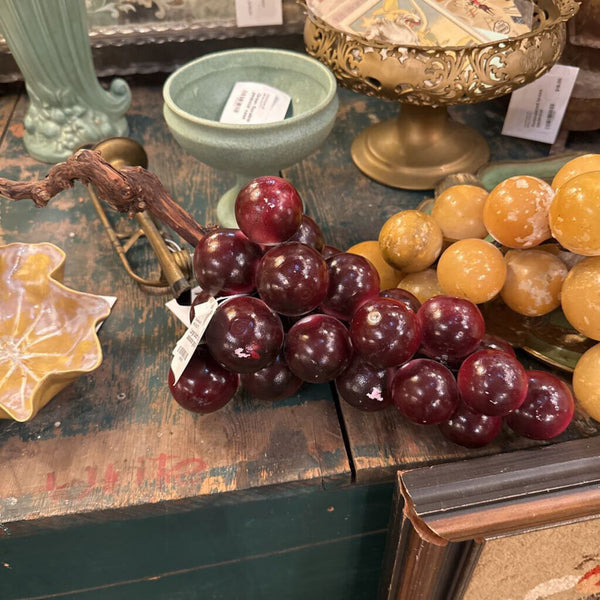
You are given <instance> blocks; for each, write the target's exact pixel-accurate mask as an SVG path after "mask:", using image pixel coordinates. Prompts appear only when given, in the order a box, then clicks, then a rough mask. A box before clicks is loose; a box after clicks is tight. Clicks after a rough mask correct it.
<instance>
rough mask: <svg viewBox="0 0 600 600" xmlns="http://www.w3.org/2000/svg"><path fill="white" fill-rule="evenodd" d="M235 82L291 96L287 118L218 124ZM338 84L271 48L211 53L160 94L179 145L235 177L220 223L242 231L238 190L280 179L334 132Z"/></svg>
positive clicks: (321, 69) (300, 58)
mask: <svg viewBox="0 0 600 600" xmlns="http://www.w3.org/2000/svg"><path fill="white" fill-rule="evenodd" d="M238 81H252V82H257V83H265V84H267V85H270V86H272V87H274V88H277V89H279V90H281V91H283V92H286V93H287V94H289V95H290V96H291V99H292V100H291V106H290V109H289V110H288V114H287V118H285V119H284V120H283V121H278V122H275V123H267V124H261V125H247V124H244V125H231V124H226V123H220V122H219V118H220V116H221V112H222V110H223V107H224V106H225V103H226V101H227V98H228V97H229V94H230V92H231V90H232V88H233V86H234V84H235V83H236V82H238ZM336 91H337V90H336V79H335V77H334V76H333V74H332V73H331V71H329V69H327V67H325V66H324V65H322V64H321V63H320V62H318V61H317V60H315V59H313V58H310V57H309V56H306V55H304V54H300V53H297V52H290V51H287V50H276V49H269V48H248V49H240V50H227V51H224V52H215V53H214V54H207V55H206V56H202V57H201V58H198V59H196V60H194V61H192V62H189V63H187V64H186V65H184V66H182V67H181V68H179V69H178V70H177V71H175V72H174V73H172V74H171V75H170V76H169V78H168V79H167V81H166V82H165V85H164V88H163V98H164V107H163V114H164V117H165V120H166V123H167V126H168V127H169V129H170V131H171V133H172V134H173V137H174V138H175V139H176V140H177V142H178V143H179V145H180V146H181V147H182V148H183V149H184V150H186V151H187V152H189V153H190V154H191V155H192V156H194V157H195V158H197V159H198V160H200V161H202V162H203V163H206V164H207V165H209V166H211V167H214V168H216V169H221V170H224V171H233V172H235V173H236V176H237V177H236V185H235V186H234V187H233V188H232V189H230V190H228V191H227V192H226V193H225V194H224V195H223V196H222V197H221V199H220V200H219V203H218V206H217V219H218V220H219V223H220V224H221V225H222V226H224V227H237V224H236V221H235V216H234V204H235V198H236V196H237V193H238V191H239V189H240V188H241V187H242V186H243V185H244V184H246V183H247V182H248V181H249V180H250V179H253V178H254V177H258V176H260V175H277V174H279V171H280V170H281V169H283V168H285V167H289V166H290V165H293V164H294V163H296V162H298V161H299V160H301V159H302V158H304V157H306V156H308V155H309V154H310V153H312V152H313V151H314V150H316V149H317V148H318V147H319V146H320V145H321V144H322V143H323V141H324V140H325V138H326V137H327V135H328V134H329V132H330V131H331V129H332V127H333V123H334V121H335V117H336V114H337V109H338V99H337V93H336Z"/></svg>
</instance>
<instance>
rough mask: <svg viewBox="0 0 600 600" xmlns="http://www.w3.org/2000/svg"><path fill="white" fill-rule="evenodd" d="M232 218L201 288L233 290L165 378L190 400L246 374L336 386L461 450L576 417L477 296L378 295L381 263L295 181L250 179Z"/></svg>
mask: <svg viewBox="0 0 600 600" xmlns="http://www.w3.org/2000/svg"><path fill="white" fill-rule="evenodd" d="M235 214H236V218H237V221H238V224H239V226H240V229H239V230H231V229H216V230H214V231H212V232H211V233H209V234H207V235H206V236H205V238H203V239H202V240H201V242H200V243H199V244H198V245H197V247H196V248H195V252H194V260H193V264H194V273H195V276H196V279H197V280H198V283H199V284H200V286H201V287H202V288H203V290H204V291H203V296H202V298H205V297H206V295H207V294H211V295H213V296H221V297H223V296H225V297H227V296H231V298H226V299H225V300H224V301H223V302H221V303H220V305H219V307H218V308H217V310H216V313H215V314H214V316H213V317H212V319H211V321H210V323H209V325H208V327H207V329H206V332H205V335H204V340H203V343H202V344H201V345H200V346H199V347H198V350H197V351H196V354H195V355H194V358H193V360H192V361H191V362H190V363H189V365H188V366H187V368H186V369H185V371H184V373H183V375H182V376H181V378H180V379H179V381H178V382H177V383H174V377H173V374H172V373H170V374H169V386H170V389H171V392H172V394H173V396H174V398H175V399H176V400H177V401H178V402H179V403H180V404H181V405H182V406H184V408H187V409H188V410H193V411H196V412H201V413H204V412H211V411H213V410H217V409H219V408H221V407H222V406H224V405H225V404H226V403H227V402H228V401H229V400H230V399H231V398H232V397H233V395H234V394H235V391H236V390H237V388H238V386H239V385H240V384H241V386H242V387H243V388H244V389H245V390H246V392H247V393H248V394H249V395H250V397H252V398H256V399H259V400H270V401H277V400H281V399H284V398H286V397H288V396H290V395H292V394H294V393H296V392H297V391H298V389H299V388H300V386H301V385H302V384H303V382H309V383H324V382H333V383H334V385H335V387H336V389H337V391H338V394H339V396H340V398H342V399H343V400H344V401H345V402H347V403H349V404H351V405H352V406H354V407H356V408H358V409H360V410H363V411H368V412H373V411H378V410H382V409H385V408H387V407H389V406H392V405H393V406H395V407H396V409H398V410H399V411H400V413H401V414H402V415H403V416H404V417H405V418H406V419H408V420H410V421H412V422H414V423H418V424H421V425H437V426H438V427H439V429H440V431H441V432H442V434H443V435H444V436H445V437H446V438H448V439H449V440H451V441H452V442H454V443H457V444H460V445H463V446H466V447H479V446H483V445H485V444H487V443H489V442H490V441H491V440H493V439H494V438H495V437H496V435H497V434H498V433H499V431H500V430H501V428H502V423H503V422H505V423H506V424H507V425H508V426H509V427H510V428H511V429H513V430H514V431H515V432H517V433H518V434H520V435H523V436H526V437H530V438H534V439H550V438H552V437H554V436H556V435H558V434H559V433H561V432H562V431H563V430H564V429H565V428H566V427H567V425H568V424H569V422H570V420H571V418H572V415H573V411H574V401H573V397H572V395H571V392H570V390H569V388H568V387H567V386H566V384H564V382H562V380H560V379H559V378H558V377H556V376H554V375H551V374H550V373H546V372H542V371H529V372H527V371H526V370H525V369H524V368H523V366H522V365H521V363H520V362H519V361H518V360H517V358H516V356H515V352H514V350H513V349H512V348H511V346H510V345H509V344H507V343H506V342H505V341H504V340H502V339H500V338H496V337H494V336H490V335H486V333H485V324H484V320H483V317H482V314H481V312H480V310H479V309H478V307H477V306H476V305H475V304H473V303H472V302H470V301H469V300H464V299H461V298H455V297H450V296H436V297H434V298H431V299H429V300H427V301H426V302H424V303H423V304H422V305H421V304H420V302H419V301H418V300H417V298H415V296H413V295H412V294H410V293H409V292H406V291H404V290H400V289H392V290H384V291H380V289H379V286H380V280H379V275H378V273H377V270H376V269H375V267H374V266H373V265H372V264H371V263H370V262H369V261H368V260H367V259H366V258H363V257H361V256H358V255H354V254H349V253H346V252H342V251H341V250H339V249H337V248H335V247H333V246H328V245H326V244H325V240H324V237H323V234H322V232H321V230H320V228H319V226H318V225H317V223H315V221H314V220H313V219H311V218H310V217H308V216H306V215H304V214H303V212H302V201H301V199H300V197H299V195H298V193H297V191H296V190H295V189H294V188H293V186H292V185H291V184H290V183H289V182H287V181H286V180H284V179H281V178H279V177H259V178H257V179H255V180H253V181H251V182H250V183H249V184H248V185H247V186H245V187H244V188H242V190H241V191H240V193H239V195H238V198H237V200H236V208H235ZM240 294H241V295H240Z"/></svg>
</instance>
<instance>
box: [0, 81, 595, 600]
mask: <svg viewBox="0 0 600 600" xmlns="http://www.w3.org/2000/svg"><path fill="white" fill-rule="evenodd" d="M340 100H341V107H340V113H339V118H338V120H337V123H336V125H335V128H334V131H333V132H332V134H331V136H330V137H329V139H328V140H327V142H326V143H325V144H324V145H323V147H322V148H321V149H320V150H319V151H317V152H315V153H314V154H313V155H312V156H310V157H308V158H307V159H306V160H304V161H303V162H302V163H300V164H298V165H295V166H294V167H291V168H289V169H286V170H285V172H284V173H283V174H284V175H285V176H286V177H287V178H289V179H290V180H291V181H292V182H293V183H294V184H295V185H296V186H297V188H298V189H299V191H300V193H301V195H302V196H303V198H304V200H305V202H306V204H307V207H308V212H309V213H310V214H312V215H313V217H315V218H316V220H317V221H318V222H319V223H320V224H321V226H322V227H323V229H324V232H325V235H326V238H327V241H328V243H331V244H333V245H336V246H338V247H340V248H347V247H349V246H350V245H352V244H354V243H356V242H358V241H362V240H366V239H376V238H377V234H378V231H379V228H380V227H381V225H382V224H383V222H384V221H385V220H386V219H387V218H388V217H389V216H391V215H392V214H394V213H395V212H397V211H399V210H401V209H402V208H409V207H411V208H412V207H414V206H416V205H417V204H418V202H420V201H421V200H422V199H423V198H424V197H426V196H427V195H428V194H427V193H423V192H406V191H400V190H394V189H390V188H386V187H384V186H381V185H379V184H377V183H375V182H373V181H370V180H369V179H367V178H366V177H364V176H363V175H361V174H360V172H359V171H358V170H357V169H356V167H355V166H354V165H353V163H352V162H351V159H350V144H351V141H352V140H353V138H354V137H355V136H356V134H357V133H358V132H359V131H360V130H362V129H363V128H364V127H365V126H367V125H368V124H370V123H372V122H375V121H378V120H381V119H385V118H389V117H391V116H393V115H394V114H395V113H396V112H397V107H396V106H395V105H393V104H388V103H385V102H382V101H379V100H376V99H368V98H366V97H363V96H359V95H356V94H353V93H351V92H348V91H345V90H340ZM25 108H26V97H25V95H24V94H22V93H7V94H5V95H3V96H1V97H0V130H1V131H2V139H1V147H0V175H1V176H4V177H9V178H12V179H18V180H30V179H34V178H39V177H42V176H43V175H44V174H45V173H46V172H47V170H48V165H44V164H40V163H38V162H36V161H34V160H33V159H31V158H29V157H28V156H27V155H26V154H25V152H24V149H23V145H22V135H23V126H22V122H23V116H24V111H25ZM505 108H506V103H505V102H503V101H497V102H494V103H487V104H482V105H477V106H473V107H464V108H461V109H455V110H454V111H453V113H454V115H455V117H456V118H457V119H459V120H464V121H467V122H468V123H469V124H471V125H473V126H475V127H477V128H478V129H479V130H480V131H481V132H482V133H483V134H484V135H485V136H486V137H487V139H488V141H489V142H490V145H491V151H492V159H493V160H502V159H509V158H537V157H541V156H544V155H546V154H547V153H548V146H546V145H543V144H536V143H532V142H525V141H522V140H517V139H511V138H502V137H501V136H500V135H499V132H500V128H501V125H502V119H503V115H504V112H505ZM161 109H162V99H161V88H160V85H138V86H136V87H134V89H133V104H132V107H131V109H130V111H129V114H128V119H129V123H130V126H131V136H132V137H133V138H134V139H136V140H138V141H139V142H141V143H142V144H143V145H144V147H145V149H146V151H147V153H148V156H149V169H150V170H152V171H153V172H155V173H156V174H157V175H158V176H159V178H160V179H161V180H162V182H163V184H164V185H165V187H166V188H167V189H168V190H169V191H170V192H171V193H172V195H173V197H175V198H176V199H177V200H179V201H180V202H181V203H182V205H183V206H184V207H185V208H187V209H188V210H190V211H191V212H192V213H193V214H194V215H195V216H196V217H197V219H198V220H199V221H202V222H210V221H211V220H213V219H214V215H215V208H216V201H217V199H218V198H219V196H220V194H221V193H222V192H223V191H224V190H225V189H227V188H228V187H230V186H231V185H232V184H233V175H230V174H226V173H219V172H216V171H214V170H212V169H210V168H209V167H207V166H205V165H202V164H200V163H199V162H197V161H196V160H194V159H193V158H191V157H190V156H188V155H186V154H185V153H184V151H183V150H181V149H180V148H179V146H178V145H177V144H176V143H175V142H174V140H173V139H172V138H171V136H170V134H169V132H168V130H167V129H166V126H165V124H164V122H163V120H162V116H161V114H162V113H161ZM598 139H599V138H598V136H597V135H596V134H592V133H585V134H577V136H576V137H575V138H574V139H573V141H572V143H571V144H569V145H568V146H567V148H568V149H575V150H588V151H596V150H597V148H598V146H597V143H598ZM13 241H26V242H41V241H47V242H52V243H54V244H56V245H58V246H60V247H61V248H63V249H64V250H65V252H66V255H67V262H66V269H65V284H67V285H69V286H70V287H73V288H75V289H78V290H82V291H87V292H92V293H97V294H107V295H115V296H117V298H118V300H117V303H116V305H115V307H114V309H113V312H112V314H111V316H110V317H109V318H108V320H107V321H106V322H105V323H104V325H103V326H102V329H101V330H100V334H99V335H100V341H101V343H102V347H103V351H104V361H103V363H102V365H101V366H100V368H99V369H98V370H96V371H95V372H94V373H92V374H90V375H86V376H82V377H80V378H79V379H78V380H77V381H76V382H75V383H74V384H72V385H71V386H70V387H68V388H66V389H65V390H63V391H62V392H61V393H60V394H58V395H57V396H56V397H55V398H54V399H53V400H52V402H51V403H50V404H49V405H48V406H46V407H45V408H44V409H43V410H42V411H41V412H40V413H39V414H38V415H37V416H36V417H35V418H34V419H33V420H32V421H31V422H29V423H24V424H19V423H15V422H11V421H2V422H0V465H1V466H0V598H2V599H3V600H4V599H6V600H8V599H15V598H23V599H24V598H27V599H29V600H32V599H34V598H40V599H41V598H82V599H84V600H88V599H89V600H91V599H95V598H111V599H119V598H137V597H144V598H175V597H176V598H182V599H184V598H275V597H281V598H304V597H306V596H307V595H308V594H313V595H315V593H316V594H317V597H323V598H353V599H358V598H366V599H368V598H373V597H374V596H375V594H376V590H377V580H378V576H379V573H380V565H381V558H382V554H383V548H384V541H385V533H386V527H387V522H388V515H389V510H390V506H391V496H392V488H393V480H394V474H395V472H396V471H397V470H398V469H399V468H406V467H413V466H418V465H424V464H431V463H437V462H444V461H450V460H456V459H460V458H465V457H469V456H475V455H477V454H481V453H495V452H499V451H506V450H511V449H515V448H520V447H523V446H524V445H526V443H525V442H524V441H523V440H517V439H512V438H510V437H509V436H508V435H506V434H505V435H503V437H502V438H501V440H500V441H499V442H498V443H496V444H494V445H492V446H490V447H488V448H486V449H484V450H482V451H479V452H469V451H466V450H464V449H461V448H460V447H458V446H454V445H452V444H450V443H448V442H445V441H444V440H443V439H441V437H440V436H439V435H437V431H436V430H435V429H427V428H420V427H417V426H410V425H408V424H407V423H406V422H405V421H403V420H402V419H401V418H400V417H399V415H398V414H396V412H395V411H393V410H387V411H385V412H383V413H378V414H363V413H360V412H359V411H357V410H355V409H353V408H352V407H350V406H348V405H346V404H344V403H343V402H341V401H340V400H339V399H338V398H336V396H335V393H334V392H333V390H332V388H331V386H328V385H321V386H316V385H307V386H305V387H303V388H302V389H301V391H300V392H299V393H298V394H297V395H296V396H294V397H291V398H289V399H287V400H285V401H283V402H279V403H257V402H252V401H250V400H249V399H247V398H246V397H244V396H243V395H241V396H239V397H237V398H236V399H235V400H234V401H233V402H232V403H230V404H229V405H228V406H227V407H226V408H225V409H223V410H221V411H219V412H217V413H214V414H212V415H207V416H201V417H200V416H195V415H192V414H190V413H187V412H185V411H183V410H182V409H180V408H179V407H178V406H177V405H176V404H175V403H174V402H173V401H172V400H171V398H170V395H169V392H168V388H167V385H166V374H167V370H168V365H169V361H170V352H171V349H172V348H173V346H174V344H175V342H176V340H177V338H178V337H179V336H180V335H181V333H182V332H183V330H182V328H181V326H180V325H179V324H178V323H177V322H176V320H175V318H174V317H173V316H172V315H171V314H170V313H169V312H168V311H167V310H166V309H165V307H164V302H165V301H166V300H167V299H168V298H167V297H165V296H160V295H156V294H149V293H147V292H145V291H142V290H141V289H140V288H139V287H137V286H136V284H134V283H133V282H132V281H131V280H130V279H129V278H128V277H127V275H126V274H125V272H124V271H123V270H122V268H121V266H120V264H119V263H118V260H117V257H116V255H115V254H114V252H113V250H112V248H111V246H110V245H109V243H108V240H107V238H106V236H105V234H104V232H103V230H102V228H101V225H100V222H99V220H98V218H97V216H96V213H95V211H94V209H93V206H92V204H91V202H90V201H89V199H88V197H87V192H86V191H85V189H84V188H83V187H81V186H79V185H77V186H76V187H75V188H74V189H73V190H71V191H68V192H64V193H63V194H62V195H61V196H60V197H58V198H57V199H55V200H53V201H52V202H51V203H50V204H49V205H48V207H46V208H44V209H36V208H35V207H34V206H33V204H32V203H30V202H27V201H22V202H19V203H16V204H12V203H9V202H7V201H5V200H2V199H0V243H10V242H13ZM134 260H135V261H137V262H138V263H139V264H140V265H141V266H142V267H143V268H146V269H148V270H152V267H151V266H150V265H151V264H152V257H151V256H150V254H149V252H147V251H146V250H140V251H139V252H137V253H136V255H135V256H134ZM596 433H597V429H596V428H595V427H594V426H593V425H592V424H591V423H590V422H589V421H587V420H585V419H578V420H576V423H575V424H574V425H573V426H572V427H571V428H570V429H569V431H568V432H567V433H566V434H564V435H563V437H562V438H561V439H570V438H573V437H580V436H582V435H595V434H596Z"/></svg>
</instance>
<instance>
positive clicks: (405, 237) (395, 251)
mask: <svg viewBox="0 0 600 600" xmlns="http://www.w3.org/2000/svg"><path fill="white" fill-rule="evenodd" d="M378 241H379V249H380V250H381V255H382V256H383V258H384V259H385V260H386V261H387V262H388V263H389V264H390V265H392V266H393V267H394V268H396V269H398V270H400V271H403V272H404V273H414V272H416V271H422V270H423V269H426V268H427V267H429V266H430V265H432V264H433V262H434V261H435V260H436V259H437V257H438V256H439V255H440V252H441V251H442V243H443V235H442V230H441V229H440V226H439V225H438V224H437V223H436V221H435V219H434V218H433V217H432V216H431V215H427V214H425V213H423V212H420V211H418V210H403V211H401V212H399V213H396V214H395V215H393V216H392V217H390V218H389V219H388V220H387V221H386V222H385V223H384V224H383V227H382V228H381V231H380V232H379V240H378Z"/></svg>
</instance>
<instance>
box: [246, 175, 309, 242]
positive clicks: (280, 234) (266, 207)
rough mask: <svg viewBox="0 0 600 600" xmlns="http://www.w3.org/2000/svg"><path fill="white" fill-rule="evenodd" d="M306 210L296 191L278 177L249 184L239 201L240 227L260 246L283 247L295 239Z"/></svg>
mask: <svg viewBox="0 0 600 600" xmlns="http://www.w3.org/2000/svg"><path fill="white" fill-rule="evenodd" d="M302 210H303V208H302V199H301V198H300V195H299V194H298V192H297V191H296V188H295V187H294V186H293V185H292V184H291V183H290V182H289V181H286V180H285V179H282V178H281V177H275V176H274V175H265V176H263V177H257V178H256V179H253V180H252V181H250V182H248V183H247V184H246V185H245V186H244V187H243V188H242V189H241V190H240V191H239V193H238V195H237V198H236V200H235V218H236V220H237V223H238V226H239V228H240V229H241V230H242V231H243V232H244V233H245V234H246V235H247V236H248V238H249V239H251V240H252V241H253V242H256V243H257V244H279V243H281V242H285V241H286V240H287V239H289V238H290V237H291V236H293V235H294V234H295V233H296V232H297V231H298V228H299V227H300V224H301V222H302Z"/></svg>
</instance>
